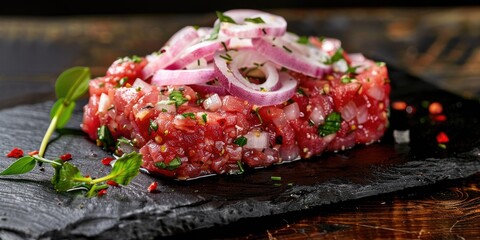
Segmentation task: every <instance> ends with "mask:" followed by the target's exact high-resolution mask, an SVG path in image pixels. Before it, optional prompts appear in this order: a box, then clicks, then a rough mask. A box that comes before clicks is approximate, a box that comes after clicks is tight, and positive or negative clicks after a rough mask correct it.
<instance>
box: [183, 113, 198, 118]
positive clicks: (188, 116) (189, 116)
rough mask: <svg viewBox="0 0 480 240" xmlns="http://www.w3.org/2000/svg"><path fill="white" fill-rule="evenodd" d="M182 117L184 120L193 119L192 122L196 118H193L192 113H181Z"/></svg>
mask: <svg viewBox="0 0 480 240" xmlns="http://www.w3.org/2000/svg"><path fill="white" fill-rule="evenodd" d="M182 116H183V117H184V118H190V119H193V120H195V119H197V117H196V116H195V114H194V113H191V112H188V113H182Z"/></svg>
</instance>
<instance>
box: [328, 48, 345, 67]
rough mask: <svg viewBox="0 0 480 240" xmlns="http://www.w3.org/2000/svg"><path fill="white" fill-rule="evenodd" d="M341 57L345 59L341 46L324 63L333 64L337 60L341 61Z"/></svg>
mask: <svg viewBox="0 0 480 240" xmlns="http://www.w3.org/2000/svg"><path fill="white" fill-rule="evenodd" d="M341 59H343V49H342V48H339V49H337V51H335V53H334V54H333V56H332V57H330V58H329V59H327V60H326V61H325V62H323V63H324V64H328V65H332V64H333V63H336V62H338V61H340V60H341Z"/></svg>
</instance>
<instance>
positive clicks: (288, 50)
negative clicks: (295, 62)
mask: <svg viewBox="0 0 480 240" xmlns="http://www.w3.org/2000/svg"><path fill="white" fill-rule="evenodd" d="M282 47H283V49H285V51H287V52H289V53H292V50H291V49H290V48H288V47H287V46H285V45H283V46H282Z"/></svg>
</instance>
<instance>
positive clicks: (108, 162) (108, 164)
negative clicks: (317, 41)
mask: <svg viewBox="0 0 480 240" xmlns="http://www.w3.org/2000/svg"><path fill="white" fill-rule="evenodd" d="M113 160H114V158H112V157H105V158H103V159H102V163H103V165H105V166H110V163H111V162H112V161H113Z"/></svg>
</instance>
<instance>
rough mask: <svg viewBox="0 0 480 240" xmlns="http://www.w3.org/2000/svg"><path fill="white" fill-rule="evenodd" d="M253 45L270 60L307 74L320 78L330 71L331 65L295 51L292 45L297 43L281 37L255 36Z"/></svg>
mask: <svg viewBox="0 0 480 240" xmlns="http://www.w3.org/2000/svg"><path fill="white" fill-rule="evenodd" d="M252 43H253V45H254V46H255V47H256V49H257V50H258V52H259V53H261V54H262V55H264V56H265V57H266V58H268V59H269V60H271V61H272V62H274V63H276V64H279V65H281V66H283V67H286V68H288V69H291V70H293V71H296V72H300V73H303V74H305V75H307V76H311V77H315V78H320V77H322V76H323V74H324V73H326V72H329V71H331V67H330V66H327V65H325V64H323V63H322V62H321V61H322V59H315V58H314V57H313V56H306V55H305V54H302V53H299V52H297V51H296V50H295V49H294V48H293V47H292V46H294V45H295V44H297V43H293V42H288V41H284V40H283V39H282V38H275V39H270V38H256V39H252Z"/></svg>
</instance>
